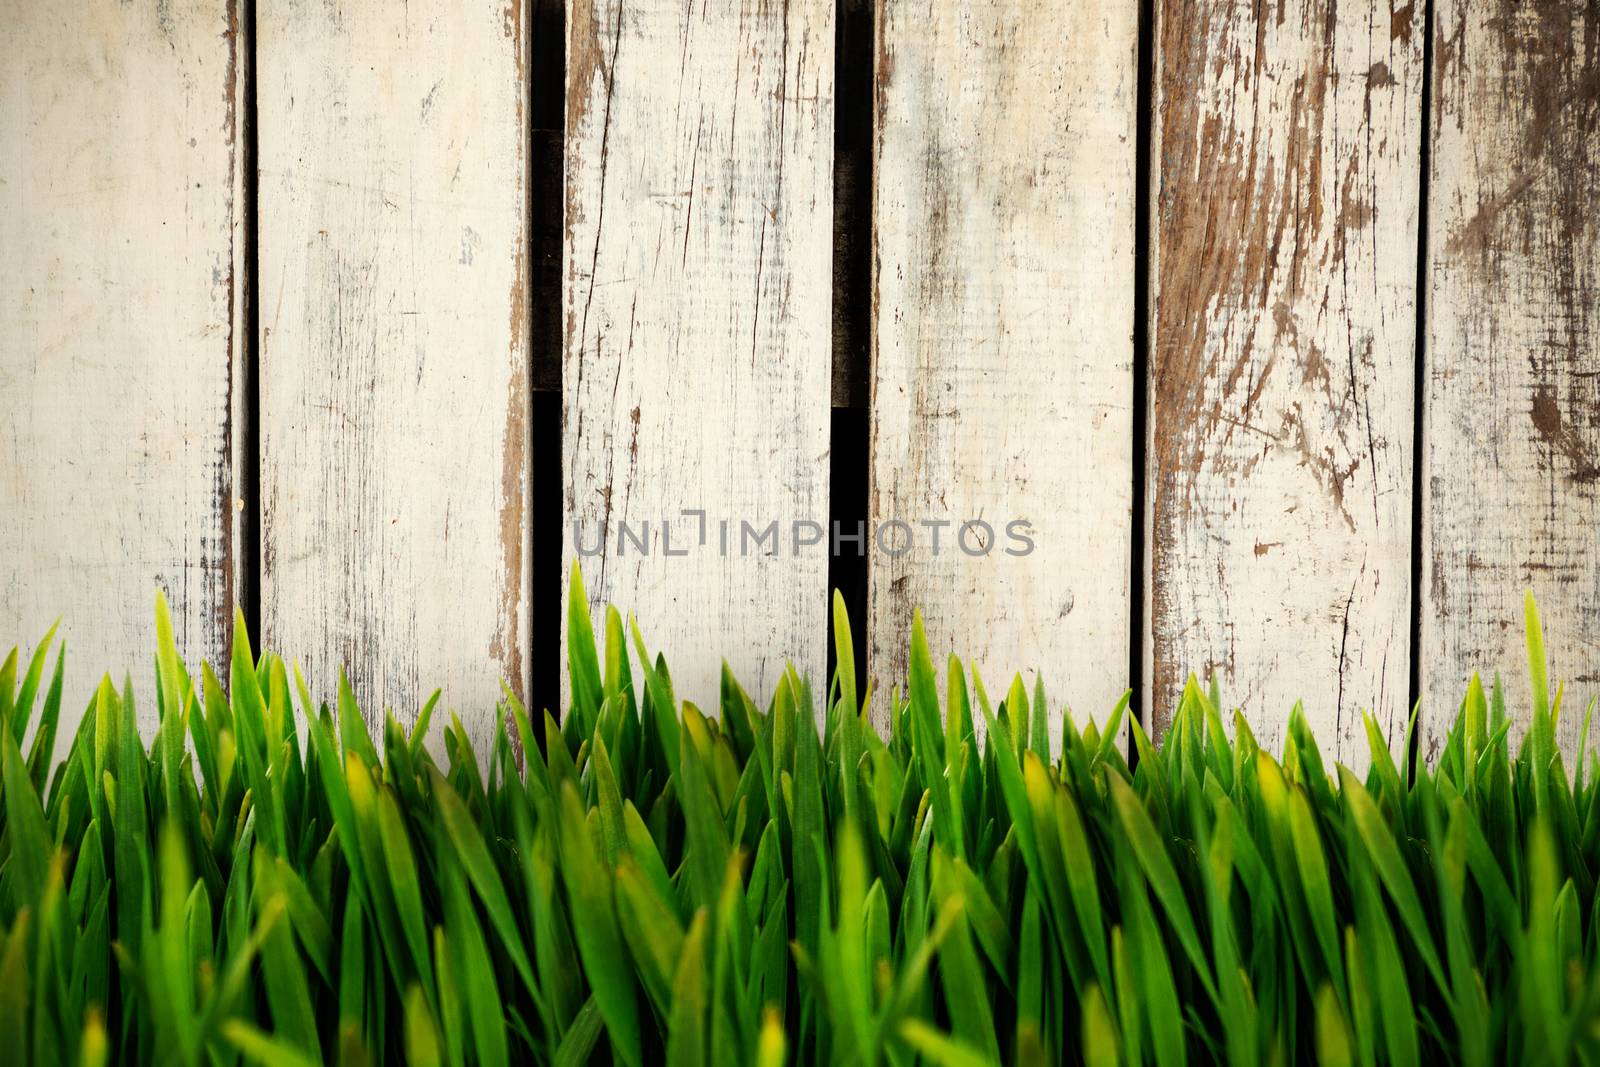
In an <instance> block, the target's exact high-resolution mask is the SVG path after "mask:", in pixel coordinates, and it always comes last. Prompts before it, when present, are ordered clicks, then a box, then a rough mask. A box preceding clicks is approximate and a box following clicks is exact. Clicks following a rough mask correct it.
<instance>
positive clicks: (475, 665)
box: [256, 0, 528, 741]
mask: <svg viewBox="0 0 1600 1067" xmlns="http://www.w3.org/2000/svg"><path fill="white" fill-rule="evenodd" d="M257 14H258V20H259V24H258V34H259V37H258V45H257V53H256V56H257V84H258V91H259V95H258V105H257V106H258V111H259V117H260V142H259V144H260V171H261V181H260V222H259V231H260V263H261V285H260V297H261V309H260V322H261V454H262V458H261V463H262V495H263V514H262V569H263V589H262V614H263V618H264V627H265V630H266V637H267V639H268V640H269V641H270V642H272V644H273V646H274V647H276V648H280V649H282V650H283V651H284V652H285V653H286V654H289V655H292V656H296V657H298V658H299V660H300V662H301V664H302V665H303V667H304V669H305V672H306V676H307V678H308V679H309V681H310V684H311V685H312V687H313V692H314V693H315V694H317V695H318V696H322V697H329V698H331V697H332V696H333V694H334V686H335V682H336V678H337V671H338V668H339V666H340V665H341V664H345V665H349V666H350V668H351V670H352V674H353V682H354V686H355V690H356V693H357V696H358V697H359V698H360V699H361V700H362V701H363V706H364V707H365V708H366V711H367V714H368V716H369V721H373V722H376V721H378V717H379V716H381V714H382V710H383V708H385V707H386V706H392V707H393V708H394V709H395V711H396V713H397V715H399V716H400V717H401V719H402V720H403V721H409V720H410V718H411V717H412V716H414V715H415V714H416V711H417V709H418V706H419V704H420V702H421V700H423V699H425V698H426V697H427V695H428V693H429V692H430V691H431V690H432V688H433V687H434V686H442V687H443V688H444V691H445V695H444V704H445V705H446V706H448V707H455V708H457V709H460V710H461V712H462V719H463V722H464V723H467V724H468V729H469V733H471V734H472V735H473V736H474V738H475V740H478V741H482V740H483V739H485V738H486V737H487V736H488V731H489V729H490V728H491V727H492V725H493V723H494V710H493V709H494V702H495V700H496V699H497V698H498V696H499V693H500V683H501V679H502V677H504V678H505V679H506V680H508V681H509V682H510V684H511V685H512V686H513V687H517V688H521V687H523V685H524V683H525V678H524V664H525V663H526V662H527V657H526V650H525V648H524V643H525V641H526V636H525V635H526V634H527V630H528V627H527V612H528V608H527V598H526V595H525V586H526V581H527V573H528V572H527V567H526V565H525V550H526V539H527V514H526V512H527V498H526V482H527V473H526V467H527V463H526V455H527V445H526V435H527V432H528V427H527V419H526V411H527V404H528V354H527V343H526V337H527V319H528V311H527V307H526V299H525V294H526V291H527V290H526V275H527V264H526V262H525V259H526V255H525V249H526V241H527V215H526V210H525V208H526V204H525V197H526V190H527V185H526V182H527V158H526V156H527V153H526V127H525V124H524V121H523V117H524V106H525V90H526V80H525V72H524V56H525V55H526V51H527V41H526V39H525V38H526V32H525V26H524V23H523V18H522V10H521V8H520V6H519V5H518V4H516V3H514V2H513V3H512V4H511V5H510V6H505V5H504V4H503V3H501V2H500V0H493V2H490V0H473V2H471V3H468V4H465V5H461V4H447V3H444V2H442V0H433V2H426V3H417V2H413V3H411V4H409V5H407V4H391V3H386V2H383V0H342V2H339V3H331V4H330V3H321V2H315V3H313V2H310V0H285V2H283V3H274V4H263V5H261V6H260V7H259V8H258V12H257Z"/></svg>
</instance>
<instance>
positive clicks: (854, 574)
mask: <svg viewBox="0 0 1600 1067" xmlns="http://www.w3.org/2000/svg"><path fill="white" fill-rule="evenodd" d="M867 422H868V413H867V409H866V408H834V409H833V426H832V435H833V442H832V447H831V448H830V449H829V453H828V455H829V461H828V462H829V468H830V469H829V472H828V473H829V477H830V482H829V487H828V518H829V522H830V523H831V525H830V527H829V530H828V543H829V547H830V550H831V547H832V540H833V536H832V535H833V530H835V529H837V530H842V531H843V532H844V533H845V534H846V535H847V536H853V535H854V534H855V532H856V529H857V526H858V524H860V523H864V522H866V521H867V475H868V462H867V461H868V452H867ZM828 589H829V590H830V592H829V597H830V598H831V597H832V595H833V594H832V592H831V591H832V590H834V589H837V590H839V592H840V594H841V595H843V597H844V606H845V608H846V609H847V610H848V611H849V612H850V632H851V635H852V637H853V638H854V640H855V661H856V679H857V682H856V688H857V692H858V693H859V692H861V691H863V687H864V686H865V685H866V677H867V556H866V553H865V552H862V553H857V552H856V551H855V550H854V548H853V545H852V543H850V542H846V543H845V546H844V548H843V549H842V550H841V551H839V552H834V553H832V554H831V555H829V557H828ZM830 612H831V609H830ZM829 619H830V624H831V619H832V615H831V614H830V615H829ZM830 634H831V630H830ZM838 665H839V661H838V657H837V656H835V655H834V651H833V641H832V640H831V639H830V640H829V641H828V677H829V678H832V677H833V672H834V670H835V669H837V667H838Z"/></svg>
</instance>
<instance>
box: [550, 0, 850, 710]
mask: <svg viewBox="0 0 1600 1067" xmlns="http://www.w3.org/2000/svg"><path fill="white" fill-rule="evenodd" d="M567 26H568V38H567V72H568V81H567V102H568V110H567V162H566V174H567V182H566V189H567V205H566V220H567V222H566V225H567V234H566V282H565V286H564V290H565V305H566V346H565V356H564V362H563V405H562V423H563V431H562V441H563V450H564V451H563V457H564V460H565V465H566V466H565V480H566V484H565V504H566V523H565V525H566V529H565V531H564V533H565V535H566V536H565V545H566V548H565V551H566V558H567V560H568V561H569V562H570V561H571V560H573V559H575V558H577V559H579V561H580V562H581V564H582V566H583V568H584V577H585V581H586V583H587V588H588V592H589V596H590V600H591V607H597V606H599V605H601V604H604V603H606V602H608V601H609V602H612V603H615V604H617V605H619V606H620V607H621V608H623V609H624V610H632V611H634V612H635V613H636V614H637V617H638V619H639V621H640V625H641V628H642V630H643V633H644V635H645V638H646V641H647V642H648V643H649V645H650V649H651V651H652V652H655V651H657V650H659V651H661V652H663V653H665V655H666V657H667V660H668V662H669V663H670V664H671V667H672V673H673V678H674V682H675V685H676V689H677V692H678V694H679V695H680V696H684V697H688V698H690V699H692V700H695V701H696V702H697V703H699V704H701V706H702V707H704V708H707V709H708V710H709V709H713V708H715V707H716V697H717V692H718V676H719V672H720V667H721V662H722V660H723V658H724V657H726V658H727V660H728V663H729V665H730V666H731V667H732V668H733V670H734V672H735V674H736V675H737V676H738V677H739V679H740V680H741V681H742V682H743V683H744V684H745V685H746V687H747V688H749V689H750V690H751V692H752V693H753V694H754V693H755V692H756V691H758V690H759V692H760V693H761V694H762V695H763V696H764V695H766V694H769V693H770V692H771V690H772V687H773V685H774V684H775V683H776V680H777V678H778V675H779V673H780V672H781V671H782V669H783V666H784V661H785V658H786V657H787V658H788V659H790V660H792V661H793V662H794V663H795V665H796V667H797V668H798V669H800V670H802V671H809V672H811V674H812V676H813V678H814V679H817V680H818V681H817V684H819V685H823V684H825V682H823V681H822V680H821V675H822V672H823V670H824V667H825V661H826V651H825V649H826V645H825V641H826V639H827V630H826V610H827V554H826V550H825V548H824V547H823V546H822V545H811V546H804V547H801V548H800V549H799V550H798V551H797V550H796V549H795V547H794V537H793V524H794V523H795V522H797V521H800V522H805V521H809V522H813V523H816V524H818V526H819V528H820V527H821V526H824V525H826V522H827V507H828V444H829V442H828V412H829V389H830V376H831V361H830V355H829V318H830V294H829V278H830V271H831V267H832V257H831V253H830V247H829V231H830V227H831V224H832V203H833V200H832V197H833V192H832V145H833V132H832V131H833V55H834V29H833V4H832V3H831V2H829V0H791V2H790V3H785V4H771V5H758V6H751V5H748V4H742V3H737V2H733V0H710V2H707V3H703V4H691V5H689V7H688V8H687V9H686V8H685V6H684V5H683V4H682V3H667V2H666V0H574V2H573V3H572V5H571V7H570V8H569V11H568V21H567ZM684 509H699V510H703V511H704V512H705V531H704V537H703V539H702V536H701V527H700V521H699V519H698V518H696V517H694V516H685V515H683V514H681V512H682V511H683V510H684ZM724 521H726V522H727V523H729V527H728V540H727V548H726V551H724V549H723V541H722V535H721V525H720V524H721V523H722V522H724ZM747 522H748V523H749V524H750V526H751V527H752V528H753V529H754V530H755V531H756V533H757V534H759V533H761V532H764V531H765V530H766V528H767V524H769V523H772V522H776V523H777V530H776V538H777V540H776V545H775V546H774V543H773V541H772V540H770V539H769V540H767V541H766V542H765V543H764V544H756V543H755V541H754V538H753V537H752V538H749V539H746V538H745V537H744V528H743V524H744V523H747ZM646 523H648V524H649V528H648V531H646V529H645V524H646ZM664 523H665V524H666V525H665V526H663V524H664ZM623 524H626V525H627V527H628V529H629V530H631V531H632V533H633V535H634V536H635V537H636V538H639V539H640V540H639V541H637V542H633V541H628V540H627V539H626V538H625V536H624V532H623V529H622V526H623ZM603 534H604V535H605V536H604V541H603V548H601V550H600V551H599V552H598V554H595V555H589V554H587V553H588V552H589V551H590V550H593V549H596V548H597V547H599V546H601V544H602V535H603ZM809 537H810V532H809V528H807V532H806V533H805V534H804V535H803V537H802V539H807V538H809ZM619 542H620V543H619ZM640 544H647V546H648V547H646V548H640V547H639V545H640ZM669 553H672V554H671V555H669ZM677 553H685V554H683V555H677ZM819 703H820V701H819Z"/></svg>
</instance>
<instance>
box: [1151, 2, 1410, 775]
mask: <svg viewBox="0 0 1600 1067" xmlns="http://www.w3.org/2000/svg"><path fill="white" fill-rule="evenodd" d="M1158 9H1159V17H1158V23H1157V27H1156V60H1155V70H1156V82H1155V85H1154V94H1155V107H1156V112H1155V120H1154V121H1155V126H1154V130H1153V133H1152V139H1153V152H1154V156H1153V161H1152V171H1153V175H1154V181H1155V185H1156V187H1155V190H1154V199H1153V208H1152V221H1151V227H1152V234H1151V240H1152V250H1151V254H1152V256H1153V259H1152V268H1151V279H1152V290H1151V298H1152V308H1151V326H1150V331H1151V345H1152V349H1151V378H1150V412H1151V417H1150V452H1149V455H1150V462H1149V467H1148V470H1149V481H1148V506H1149V515H1150V576H1149V590H1150V598H1149V612H1150V614H1149V640H1148V642H1147V643H1146V649H1147V663H1148V669H1147V677H1149V678H1150V679H1151V693H1150V696H1149V702H1148V705H1147V706H1148V707H1150V708H1152V709H1153V710H1154V712H1155V716H1154V723H1155V727H1156V729H1157V731H1159V730H1161V729H1163V728H1164V726H1165V723H1166V722H1167V719H1168V717H1169V716H1170V715H1171V713H1172V711H1173V709H1174V708H1175V706H1176V700H1177V697H1178V695H1179V693H1180V691H1181V689H1182V685H1183V682H1184V679H1185V677H1186V676H1187V674H1188V673H1189V672H1190V671H1191V670H1192V671H1195V672H1198V673H1199V674H1201V676H1202V677H1204V676H1205V675H1206V674H1208V673H1216V674H1217V675H1219V677H1220V681H1221V687H1222V691H1223V697H1224V699H1225V700H1226V701H1227V702H1228V703H1229V705H1230V706H1233V705H1238V706H1242V707H1243V709H1244V711H1245V714H1246V716H1247V717H1248V719H1249V722H1250V723H1251V726H1252V729H1253V730H1254V731H1255V732H1256V734H1257V737H1258V738H1259V740H1260V741H1261V742H1262V743H1263V744H1264V745H1267V746H1269V747H1271V748H1272V749H1274V750H1276V749H1277V748H1278V747H1279V744H1280V740H1281V737H1282V731H1283V726H1284V724H1285V723H1286V722H1287V720H1288V713H1289V710H1290V708H1291V706H1292V705H1293V703H1294V701H1295V700H1296V699H1299V698H1303V699H1304V700H1305V703H1306V709H1307V714H1308V717H1309V719H1310V721H1311V723H1312V725H1313V727H1314V728H1315V730H1316V732H1317V736H1318V738H1319V739H1320V740H1321V741H1322V742H1323V744H1324V746H1325V747H1326V748H1327V749H1328V751H1329V752H1330V753H1332V754H1335V755H1337V756H1338V757H1339V758H1340V759H1343V760H1346V761H1349V762H1352V763H1356V764H1363V765H1364V763H1365V760H1366V758H1367V752H1368V748H1367V742H1366V739H1365V736H1364V733H1363V730H1362V726H1361V718H1360V713H1361V712H1362V710H1364V709H1366V710H1371V711H1372V712H1373V713H1374V714H1375V715H1376V717H1377V719H1378V722H1379V724H1380V726H1381V727H1382V728H1383V730H1384V731H1385V732H1386V733H1387V734H1388V735H1389V737H1390V738H1391V740H1392V741H1393V742H1394V743H1398V738H1399V732H1400V730H1402V729H1403V727H1404V721H1405V714H1406V711H1407V708H1406V699H1407V687H1408V679H1409V672H1410V667H1409V647H1410V642H1409V633H1410V629H1409V625H1410V619H1409V614H1410V607H1409V605H1410V597H1411V583H1410V574H1411V571H1410V559H1411V521H1412V520H1411V512H1412V507H1411V499H1412V498H1411V486H1412V456H1411V452H1412V432H1413V431H1412V415H1413V412H1412V408H1413V393H1414V351H1415V332H1416V311H1415V288H1416V273H1417V272H1416V251H1417V237H1416V227H1417V205H1418V195H1419V188H1420V184H1421V183H1420V180H1419V178H1420V152H1421V77H1422V51H1423V49H1422V43H1423V42H1422V34H1423V18H1422V14H1421V11H1420V9H1419V8H1416V7H1415V5H1407V6H1405V7H1403V8H1398V9H1397V8H1395V7H1393V6H1392V5H1391V4H1389V3H1376V2H1368V3H1355V4H1340V5H1337V6H1335V5H1331V4H1326V3H1310V2H1307V0H1289V2H1285V3H1279V4H1272V5H1266V4H1260V3H1246V2H1235V0H1199V2H1192V0H1166V2H1163V3H1160V4H1159V5H1158Z"/></svg>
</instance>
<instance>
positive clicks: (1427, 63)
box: [1406, 0, 1433, 776]
mask: <svg viewBox="0 0 1600 1067" xmlns="http://www.w3.org/2000/svg"><path fill="white" fill-rule="evenodd" d="M1422 12H1423V14H1422V35H1423V36H1422V167H1421V170H1422V176H1421V178H1420V182H1421V190H1420V195H1419V196H1418V199H1417V296H1416V305H1417V325H1416V344H1415V347H1414V348H1413V353H1414V355H1413V360H1414V377H1413V379H1412V386H1411V388H1412V393H1411V634H1410V637H1411V677H1410V688H1409V690H1408V692H1407V696H1408V698H1409V699H1407V700H1406V708H1407V710H1411V709H1415V708H1416V706H1417V700H1418V699H1419V697H1420V696H1421V694H1422V553H1423V552H1424V551H1425V550H1426V547H1427V546H1425V545H1424V544H1423V543H1422V507H1423V492H1424V491H1425V489H1426V486H1425V485H1424V484H1423V462H1422V449H1423V447H1424V440H1423V434H1422V413H1423V407H1424V405H1425V404H1426V402H1427V388H1428V380H1427V362H1426V356H1427V343H1428V288H1427V287H1428V195H1429V185H1430V181H1431V179H1432V176H1433V175H1432V167H1433V145H1432V139H1433V3H1432V0H1429V2H1428V3H1426V4H1424V5H1423V9H1422ZM1417 719H1418V725H1419V726H1420V725H1421V719H1422V713H1421V712H1420V711H1419V712H1418V713H1417ZM1420 749H1421V737H1420V731H1419V732H1417V733H1413V734H1412V736H1411V744H1410V748H1409V750H1408V751H1407V753H1406V759H1407V760H1408V761H1409V762H1410V765H1411V773H1412V775H1413V776H1414V775H1415V774H1416V771H1417V763H1418V760H1419V759H1420Z"/></svg>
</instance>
